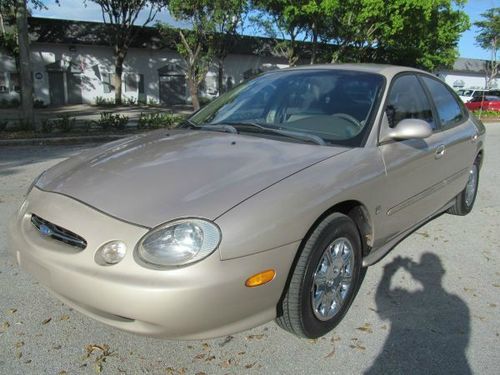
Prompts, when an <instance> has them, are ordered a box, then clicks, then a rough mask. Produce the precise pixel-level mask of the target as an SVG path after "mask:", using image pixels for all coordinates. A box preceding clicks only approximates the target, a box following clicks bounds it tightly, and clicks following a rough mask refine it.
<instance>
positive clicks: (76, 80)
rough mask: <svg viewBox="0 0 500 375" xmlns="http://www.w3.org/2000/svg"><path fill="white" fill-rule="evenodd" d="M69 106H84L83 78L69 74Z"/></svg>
mask: <svg viewBox="0 0 500 375" xmlns="http://www.w3.org/2000/svg"><path fill="white" fill-rule="evenodd" d="M67 74H68V104H82V102H83V101H82V77H81V75H80V74H75V73H71V72H68V73H67Z"/></svg>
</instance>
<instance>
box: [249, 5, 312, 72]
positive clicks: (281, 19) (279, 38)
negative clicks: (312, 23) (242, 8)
mask: <svg viewBox="0 0 500 375" xmlns="http://www.w3.org/2000/svg"><path fill="white" fill-rule="evenodd" d="M252 4H253V7H254V9H256V10H257V11H259V12H260V14H258V15H257V16H254V17H253V18H252V22H253V23H255V24H256V25H257V26H258V27H259V28H260V29H262V30H264V32H265V33H266V34H267V35H268V36H269V37H271V38H273V39H275V51H276V53H277V54H278V55H281V56H284V57H286V58H287V60H288V64H289V65H290V66H294V65H296V64H297V62H298V60H299V58H300V56H299V50H298V46H299V43H298V42H299V41H300V40H299V39H300V36H301V35H304V33H305V32H306V31H307V29H306V25H308V24H309V23H308V22H307V21H306V20H305V19H306V16H305V14H304V12H303V11H302V6H303V5H304V1H302V0H297V1H288V0H253V2H252ZM302 39H304V38H302Z"/></svg>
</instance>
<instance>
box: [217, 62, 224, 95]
mask: <svg viewBox="0 0 500 375" xmlns="http://www.w3.org/2000/svg"><path fill="white" fill-rule="evenodd" d="M217 65H218V66H217V68H218V73H217V90H218V91H219V96H221V95H222V94H224V92H225V91H226V90H225V89H224V58H219V59H218V61H217Z"/></svg>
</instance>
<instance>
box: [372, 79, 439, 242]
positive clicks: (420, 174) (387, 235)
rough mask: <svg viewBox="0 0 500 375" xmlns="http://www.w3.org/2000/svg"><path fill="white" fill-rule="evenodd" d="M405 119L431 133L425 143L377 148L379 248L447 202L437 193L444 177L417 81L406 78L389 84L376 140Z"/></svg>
mask: <svg viewBox="0 0 500 375" xmlns="http://www.w3.org/2000/svg"><path fill="white" fill-rule="evenodd" d="M411 118H414V119H421V120H424V121H427V122H428V123H429V124H430V125H431V127H432V128H433V130H434V133H433V134H432V135H431V136H430V137H428V138H426V139H410V140H404V141H390V142H388V143H386V144H383V145H380V146H379V147H380V151H381V154H382V157H383V159H384V163H385V166H386V173H387V174H386V180H387V181H386V186H387V191H386V194H385V195H384V202H383V205H382V210H381V211H382V214H383V215H384V221H383V225H382V226H380V228H379V229H380V232H379V234H380V238H381V240H382V241H383V242H386V241H388V240H391V239H392V238H394V237H395V236H397V235H398V234H399V233H401V232H402V231H404V230H407V229H410V228H411V227H412V226H413V225H415V224H416V223H418V222H420V221H422V220H424V219H425V218H427V217H428V216H429V215H431V214H432V213H433V212H435V211H437V210H438V209H439V208H440V207H442V206H444V205H445V204H446V202H447V200H446V196H445V194H444V193H443V192H444V190H443V189H441V188H442V183H443V181H444V180H445V179H446V173H444V169H445V164H444V160H443V158H442V156H444V155H443V153H442V150H443V147H444V145H443V140H442V137H441V136H440V133H439V128H438V121H436V119H435V118H434V115H433V111H432V107H431V104H430V102H429V100H428V98H427V96H426V93H425V91H424V89H423V86H422V84H421V83H420V81H419V80H418V79H417V77H416V76H415V75H413V74H406V75H402V76H399V77H397V78H395V80H394V81H393V84H392V86H391V88H390V91H389V95H388V99H387V103H386V107H385V115H384V121H383V123H382V128H381V132H382V134H385V133H387V132H389V131H390V130H391V128H394V127H395V126H396V125H397V124H398V123H399V122H400V121H401V120H403V119H411Z"/></svg>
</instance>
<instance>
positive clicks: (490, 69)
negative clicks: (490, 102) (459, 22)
mask: <svg viewBox="0 0 500 375" xmlns="http://www.w3.org/2000/svg"><path fill="white" fill-rule="evenodd" d="M481 18H482V19H481V20H480V21H477V22H475V23H474V26H476V27H477V28H478V29H479V32H478V34H477V35H476V43H477V44H478V45H479V46H480V47H481V48H483V49H486V50H489V51H490V52H491V58H490V61H489V63H488V64H487V66H486V87H487V88H490V87H491V83H492V82H493V80H494V78H495V77H496V76H497V75H498V71H499V61H498V49H499V46H500V8H491V9H488V10H487V11H486V12H485V13H483V14H481Z"/></svg>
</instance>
